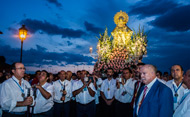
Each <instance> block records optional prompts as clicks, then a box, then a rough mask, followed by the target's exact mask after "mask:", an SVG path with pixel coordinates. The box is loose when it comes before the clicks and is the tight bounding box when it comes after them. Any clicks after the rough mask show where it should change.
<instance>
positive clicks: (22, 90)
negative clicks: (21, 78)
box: [12, 78, 24, 93]
mask: <svg viewBox="0 0 190 117" xmlns="http://www.w3.org/2000/svg"><path fill="white" fill-rule="evenodd" d="M12 79H13V78H12ZM13 81H14V82H15V83H16V84H17V85H18V86H19V88H20V90H21V92H22V93H24V89H22V88H21V86H20V85H19V84H18V82H17V81H15V80H14V79H13ZM21 85H22V84H21Z"/></svg>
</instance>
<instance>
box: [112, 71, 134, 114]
mask: <svg viewBox="0 0 190 117" xmlns="http://www.w3.org/2000/svg"><path fill="white" fill-rule="evenodd" d="M131 74H132V70H131V69H130V68H124V69H123V73H122V78H120V79H118V80H119V81H117V90H116V92H115V99H116V104H115V115H117V117H126V116H128V117H131V116H132V114H133V109H132V107H131V106H130V103H131V100H132V97H133V92H134V84H135V82H136V80H133V78H130V77H131Z"/></svg>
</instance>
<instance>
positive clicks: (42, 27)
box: [20, 19, 85, 38]
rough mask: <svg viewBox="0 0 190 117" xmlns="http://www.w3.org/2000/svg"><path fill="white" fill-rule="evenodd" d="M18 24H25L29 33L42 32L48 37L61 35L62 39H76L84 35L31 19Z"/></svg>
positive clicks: (80, 31)
mask: <svg viewBox="0 0 190 117" xmlns="http://www.w3.org/2000/svg"><path fill="white" fill-rule="evenodd" d="M20 24H25V25H26V27H27V28H28V30H29V31H30V32H31V33H35V32H37V31H43V32H45V33H47V34H49V35H62V37H63V38H64V37H71V38H78V37H81V36H83V35H85V32H84V31H82V30H73V29H69V28H61V27H58V26H56V25H54V24H51V23H49V22H47V21H39V20H33V19H26V20H22V21H21V22H20Z"/></svg>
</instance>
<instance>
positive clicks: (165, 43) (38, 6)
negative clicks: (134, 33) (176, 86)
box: [0, 0, 190, 73]
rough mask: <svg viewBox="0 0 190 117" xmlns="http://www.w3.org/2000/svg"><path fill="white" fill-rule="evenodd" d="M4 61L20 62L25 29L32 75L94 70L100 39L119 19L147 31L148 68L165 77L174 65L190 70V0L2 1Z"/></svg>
mask: <svg viewBox="0 0 190 117" xmlns="http://www.w3.org/2000/svg"><path fill="white" fill-rule="evenodd" d="M0 1H1V2H0V11H1V12H0V31H1V32H3V34H0V48H1V49H0V56H4V57H5V58H6V63H8V64H12V63H13V62H15V61H19V60H20V48H21V41H20V39H19V38H18V36H17V35H18V29H19V28H20V27H21V26H22V25H23V24H25V25H26V28H27V29H28V37H27V39H26V40H25V41H24V45H23V63H24V64H25V66H26V68H27V71H26V72H27V73H34V72H35V71H36V70H38V69H40V70H42V69H46V70H48V71H50V72H53V73H56V72H58V71H59V70H61V69H63V70H72V71H73V72H76V71H77V70H81V69H86V70H90V72H91V71H92V69H93V65H94V63H95V61H96V60H94V59H93V58H92V57H91V56H90V53H89V47H90V46H93V53H94V54H95V53H96V45H97V42H98V39H97V37H99V34H100V33H103V32H104V30H105V28H106V27H107V28H108V31H109V35H111V32H112V30H113V29H114V28H115V26H116V25H115V24H114V21H113V17H114V15H115V14H116V13H117V12H119V11H120V10H122V11H124V12H126V13H127V14H128V15H129V22H128V23H127V25H128V27H130V28H131V29H133V30H137V29H138V27H139V25H140V26H144V29H145V32H147V34H148V46H147V52H148V53H147V57H145V58H143V62H144V63H147V64H153V65H156V66H157V68H158V69H159V70H161V71H162V72H164V71H168V72H169V70H170V67H171V66H172V65H173V64H180V65H182V67H183V68H184V70H187V69H189V68H190V62H189V61H190V0H0Z"/></svg>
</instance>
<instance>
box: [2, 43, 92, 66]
mask: <svg viewBox="0 0 190 117" xmlns="http://www.w3.org/2000/svg"><path fill="white" fill-rule="evenodd" d="M0 47H1V49H0V55H2V56H5V58H6V61H7V63H9V64H12V63H13V62H15V61H19V59H20V48H11V47H10V46H7V45H4V46H3V45H0ZM36 47H37V49H33V48H31V49H29V50H23V63H24V64H25V65H27V66H34V65H59V66H64V65H65V64H75V63H78V62H86V63H88V64H90V65H92V61H93V59H92V58H91V57H88V56H83V55H81V54H73V53H67V52H64V53H56V52H47V51H46V50H47V49H46V48H44V47H41V46H39V45H36ZM4 50H6V52H4Z"/></svg>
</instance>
